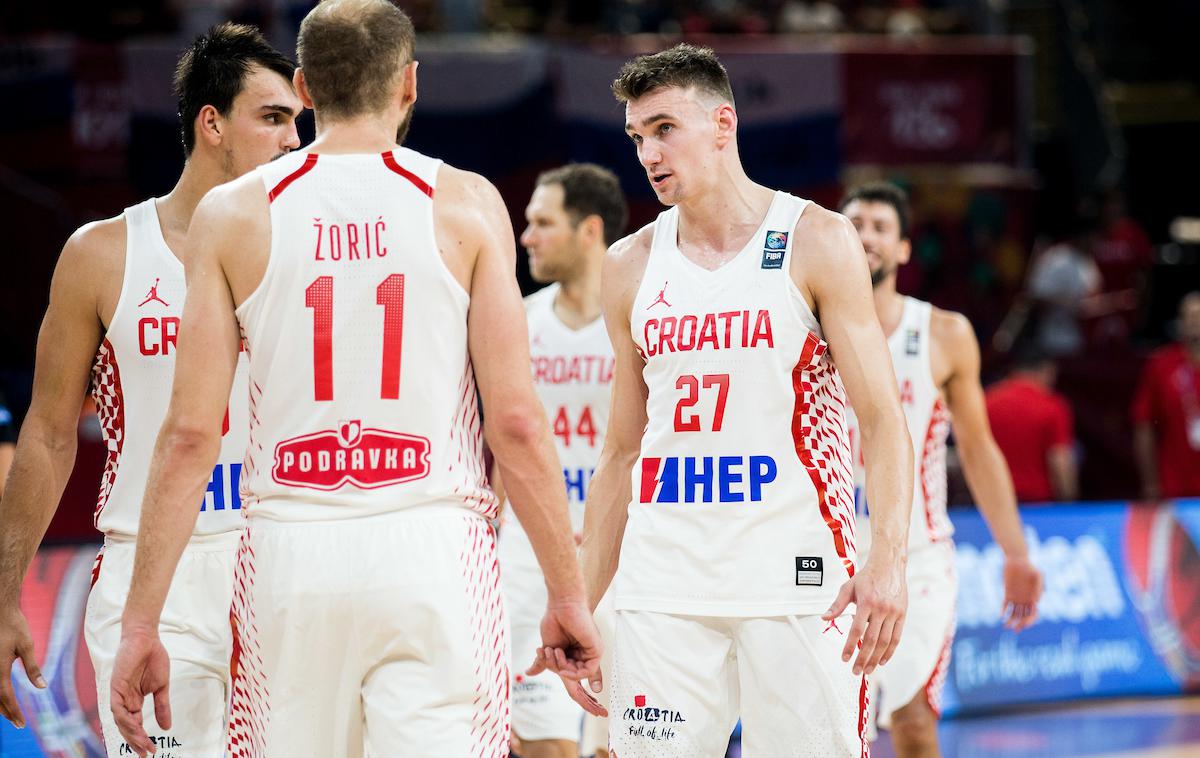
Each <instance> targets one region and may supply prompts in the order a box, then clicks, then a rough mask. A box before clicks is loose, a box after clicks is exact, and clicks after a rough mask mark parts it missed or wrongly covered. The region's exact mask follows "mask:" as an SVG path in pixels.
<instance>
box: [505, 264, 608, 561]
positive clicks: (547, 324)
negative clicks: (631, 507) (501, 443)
mask: <svg viewBox="0 0 1200 758" xmlns="http://www.w3.org/2000/svg"><path fill="white" fill-rule="evenodd" d="M558 292H559V286H558V285H557V284H551V285H550V286H548V287H544V288H543V289H541V290H538V291H537V292H535V293H534V294H532V295H530V296H529V297H527V298H525V313H526V317H527V319H528V324H529V358H530V369H531V373H532V374H533V384H534V389H536V390H537V394H538V398H540V399H541V401H542V407H543V408H545V409H546V418H547V419H548V420H549V421H550V427H551V430H552V431H553V432H554V446H555V450H556V451H557V452H558V460H559V463H560V464H562V469H563V480H564V482H565V484H566V487H567V505H568V509H569V512H570V515H571V528H572V529H573V530H574V531H575V532H576V533H579V532H581V531H583V506H584V502H585V501H586V500H587V490H588V485H589V484H590V483H591V480H592V474H593V473H594V472H595V470H596V462H597V461H598V460H599V459H600V449H601V448H602V447H603V446H604V432H605V430H607V429H608V405H609V400H610V395H611V388H612V377H613V360H614V359H613V350H612V343H611V342H610V341H609V339H608V331H607V330H606V329H605V327H604V319H603V318H598V319H596V320H595V321H593V322H591V323H590V324H588V325H587V326H584V327H583V328H581V329H571V328H570V327H568V326H567V325H566V324H564V323H563V322H562V320H561V319H559V317H558V316H557V315H556V314H555V313H554V299H555V298H556V297H557V296H558ZM500 539H501V542H502V543H504V542H507V541H509V540H510V539H516V540H518V541H523V542H524V543H525V544H527V543H528V538H527V537H525V535H524V534H523V530H522V528H521V525H520V522H519V521H518V520H517V519H516V515H515V514H514V513H513V512H512V510H511V509H506V510H505V520H504V531H502V533H501V538H500ZM508 554H509V550H508V549H507V546H505V547H502V548H501V561H502V562H503V560H504V558H505V557H506V556H507V555H508ZM529 555H530V557H532V548H530V551H529Z"/></svg>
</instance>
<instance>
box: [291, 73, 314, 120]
mask: <svg viewBox="0 0 1200 758" xmlns="http://www.w3.org/2000/svg"><path fill="white" fill-rule="evenodd" d="M292 86H294V87H295V88H296V95H297V96H298V97H299V98H300V102H301V103H302V104H303V105H304V107H305V108H308V109H310V110H311V109H312V107H313V99H312V95H310V94H309V93H308V82H307V81H306V80H305V79H304V69H302V68H300V67H299V66H297V67H296V70H295V72H294V73H293V74H292Z"/></svg>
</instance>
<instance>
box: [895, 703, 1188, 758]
mask: <svg viewBox="0 0 1200 758" xmlns="http://www.w3.org/2000/svg"><path fill="white" fill-rule="evenodd" d="M938 736H939V737H940V741H941V745H942V755H944V756H946V757H947V758H1002V757H1003V758H1016V756H1021V757H1022V758H1072V757H1073V756H1086V757H1087V758H1200V696H1193V697H1183V698H1180V697H1175V698H1156V699H1146V700H1113V701H1104V702H1092V703H1076V704H1069V705H1062V706H1047V707H1045V708H1040V709H1038V710H1032V711H1031V710H1021V711H1012V712H1008V713H1000V714H993V715H988V716H976V717H970V718H967V717H963V718H957V719H951V720H948V721H945V722H943V723H942V725H941V727H940V728H939V731H938ZM871 755H872V757H873V758H894V756H895V753H893V752H892V749H891V745H890V744H889V742H888V740H887V739H881V740H878V741H876V742H875V743H874V744H872V746H871Z"/></svg>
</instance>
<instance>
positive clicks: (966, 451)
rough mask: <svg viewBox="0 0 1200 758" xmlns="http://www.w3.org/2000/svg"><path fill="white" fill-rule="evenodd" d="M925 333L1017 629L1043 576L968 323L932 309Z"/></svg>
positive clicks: (1029, 617)
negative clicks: (995, 430)
mask: <svg viewBox="0 0 1200 758" xmlns="http://www.w3.org/2000/svg"><path fill="white" fill-rule="evenodd" d="M930 332H931V336H932V338H933V349H934V356H933V361H934V365H935V371H938V370H939V369H938V364H942V365H943V366H944V368H943V369H942V370H948V371H949V375H948V376H947V378H946V380H945V382H944V383H943V385H942V386H943V388H944V391H945V393H946V400H947V403H948V405H949V408H950V415H951V417H952V419H953V424H954V438H955V440H956V441H957V443H958V456H959V459H960V460H961V461H962V466H963V473H964V474H965V475H966V478H967V486H968V487H969V488H970V490H971V496H972V497H973V498H974V500H975V503H976V505H977V506H978V507H979V511H980V513H982V514H983V517H984V519H985V520H986V521H987V523H988V527H989V528H990V529H991V532H992V536H993V538H995V540H996V543H997V544H998V545H1000V548H1001V549H1002V550H1003V551H1004V588H1005V593H1004V594H1005V598H1004V613H1005V615H1006V617H1007V625H1008V626H1009V627H1010V628H1013V629H1016V630H1021V629H1024V628H1025V627H1027V626H1029V625H1030V624H1032V623H1033V621H1034V619H1035V618H1036V617H1037V600H1038V597H1039V596H1040V595H1041V592H1042V577H1041V574H1039V573H1038V571H1037V569H1036V568H1034V566H1033V564H1032V563H1031V562H1030V560H1029V551H1028V549H1027V547H1026V545H1025V537H1024V535H1022V533H1021V516H1020V514H1019V513H1018V512H1017V498H1016V494H1015V493H1014V491H1013V484H1012V476H1011V475H1010V474H1009V471H1008V464H1007V463H1006V462H1005V460H1004V454H1003V453H1001V452H1000V447H999V446H998V445H997V444H996V440H995V439H994V438H993V437H992V428H991V426H990V425H989V424H988V417H987V404H986V402H985V400H984V394H983V387H982V385H981V384H980V382H979V343H978V341H977V340H976V339H975V331H974V329H972V327H971V324H970V322H969V321H967V319H966V318H964V317H963V316H961V315H960V314H957V313H949V312H946V311H939V310H935V311H934V314H933V318H932V320H931V323H930ZM935 376H936V374H935Z"/></svg>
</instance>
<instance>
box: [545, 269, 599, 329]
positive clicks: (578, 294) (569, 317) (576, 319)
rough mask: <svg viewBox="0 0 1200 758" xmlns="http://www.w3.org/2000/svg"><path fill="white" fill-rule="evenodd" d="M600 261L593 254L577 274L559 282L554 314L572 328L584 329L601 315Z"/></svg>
mask: <svg viewBox="0 0 1200 758" xmlns="http://www.w3.org/2000/svg"><path fill="white" fill-rule="evenodd" d="M600 262H601V259H600V257H599V256H593V257H591V258H589V260H588V263H587V264H586V265H584V266H583V267H581V270H580V271H579V272H578V273H577V274H576V275H574V276H572V277H571V278H569V279H564V280H562V281H561V282H559V286H558V294H557V295H555V297H554V315H555V316H558V319H559V321H562V322H563V323H564V324H565V325H567V326H568V327H570V328H571V329H582V328H583V327H585V326H587V325H588V324H590V323H592V322H593V321H595V320H596V319H597V318H599V317H600Z"/></svg>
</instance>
